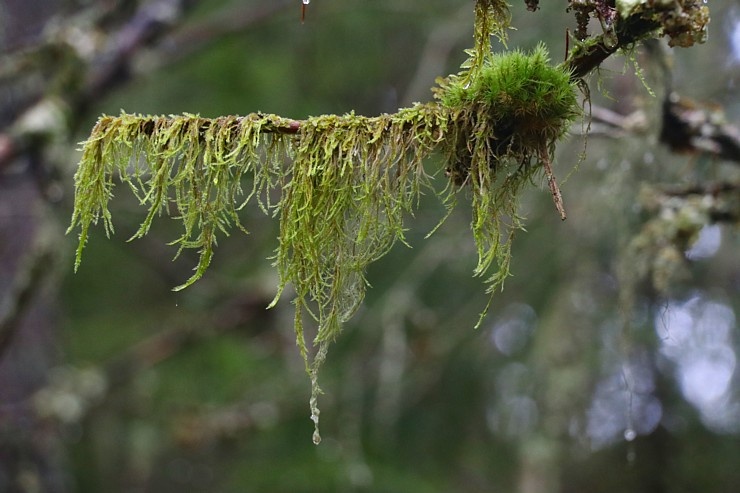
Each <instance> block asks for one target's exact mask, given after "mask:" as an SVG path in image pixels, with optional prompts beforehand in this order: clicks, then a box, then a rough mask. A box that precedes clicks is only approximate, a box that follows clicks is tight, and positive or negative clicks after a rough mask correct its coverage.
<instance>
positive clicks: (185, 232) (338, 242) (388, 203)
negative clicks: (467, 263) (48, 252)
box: [70, 0, 578, 443]
mask: <svg viewBox="0 0 740 493" xmlns="http://www.w3.org/2000/svg"><path fill="white" fill-rule="evenodd" d="M505 5H506V4H505V3H503V2H500V1H494V0H484V1H479V2H478V3H477V9H478V10H479V11H477V14H478V16H477V17H476V50H474V52H473V54H472V56H471V60H469V61H468V63H466V66H467V68H466V69H465V70H464V71H463V72H461V73H460V74H458V75H455V76H450V77H448V78H446V79H442V80H440V81H439V87H437V88H436V89H435V90H434V93H435V98H436V101H435V102H433V103H429V104H416V105H414V106H413V107H410V108H405V109H402V110H400V111H399V112H398V113H395V114H385V115H381V116H378V117H372V118H370V117H364V116H358V115H355V114H354V113H350V114H346V115H343V116H337V115H324V116H319V117H314V118H310V119H308V120H304V121H293V120H288V119H285V118H281V117H279V116H275V115H265V114H251V115H247V116H244V117H238V116H226V117H221V118H216V119H207V118H201V117H199V116H197V115H187V114H186V115H182V116H168V117H165V116H144V115H129V114H125V113H122V114H121V115H120V116H118V117H111V116H103V117H101V118H100V119H99V121H98V123H97V124H96V126H95V127H94V128H93V130H92V133H91V135H90V137H89V138H88V140H87V141H85V142H84V143H83V148H82V159H81V162H80V165H79V169H78V171H77V173H76V175H75V187H76V194H75V204H74V212H73V216H72V221H71V225H70V230H73V229H76V228H79V230H80V241H79V246H78V248H77V256H76V265H75V267H76V268H77V267H78V266H79V264H80V261H81V258H82V252H83V249H84V246H85V243H86V240H87V236H88V233H89V228H90V226H91V225H92V224H96V223H98V221H101V222H102V223H103V227H104V229H105V232H106V234H111V233H112V232H113V222H112V218H111V214H110V211H109V209H108V202H109V200H110V199H111V198H112V197H113V190H114V188H115V185H116V183H118V182H122V183H125V184H127V185H128V187H129V188H130V189H131V191H132V192H133V193H134V195H135V196H136V197H137V198H138V200H139V201H140V203H141V205H142V206H143V207H145V208H147V210H148V213H147V215H146V217H145V218H144V220H143V221H142V224H141V227H140V228H139V230H138V231H137V232H136V233H135V234H134V236H133V238H138V237H141V236H143V235H145V234H146V233H147V232H148V231H149V228H150V226H151V224H152V222H153V221H154V219H155V217H157V216H160V215H162V214H163V213H164V214H166V215H169V216H171V217H173V218H174V219H176V220H179V221H180V222H181V224H182V234H181V236H180V237H179V238H177V239H175V240H174V241H173V242H172V243H173V244H174V245H177V246H178V247H179V249H180V250H182V249H183V248H193V249H197V250H198V251H199V253H200V259H199V262H198V265H197V266H196V268H195V272H194V274H193V275H192V277H191V278H190V279H188V280H187V281H186V282H185V283H184V284H183V285H182V286H179V287H177V288H176V289H182V288H184V287H187V286H189V285H191V284H192V283H193V282H195V281H196V280H197V279H199V278H200V277H201V276H202V275H203V274H204V272H205V271H206V269H207V268H208V265H209V264H210V261H211V258H212V256H213V253H214V248H215V246H216V242H217V238H218V236H220V235H228V234H229V232H230V231H231V230H232V229H233V228H235V227H236V228H240V229H242V230H244V231H246V229H245V227H244V226H242V225H241V224H240V222H239V217H238V211H239V210H240V209H241V208H242V207H244V206H246V205H248V203H249V202H250V201H256V202H257V204H258V205H259V206H260V207H261V208H262V210H264V211H265V212H266V213H268V214H275V215H277V216H279V220H280V234H279V242H278V247H277V250H276V252H275V256H274V261H275V265H276V267H277V269H278V273H279V280H280V281H279V282H280V284H279V286H278V293H277V295H276V297H275V301H274V302H273V304H274V303H275V302H276V301H277V299H278V298H279V297H280V295H281V293H282V292H283V290H284V289H285V288H286V287H287V285H288V284H290V285H291V286H292V287H293V289H294V290H295V294H296V297H295V300H294V304H295V307H296V315H295V331H296V341H297V344H298V346H299V349H300V353H301V355H302V357H303V359H304V361H305V363H306V370H307V372H308V373H309V375H310V378H311V385H312V392H311V417H312V419H313V421H314V422H315V424H316V431H315V434H314V441H315V442H316V443H318V442H319V440H320V436H319V434H318V420H319V409H318V405H317V399H318V396H319V394H320V389H319V386H318V371H319V369H320V367H321V365H322V363H323V362H324V359H325V358H326V354H327V349H328V346H329V344H330V343H331V342H332V341H333V340H334V339H335V338H336V337H337V335H338V334H339V333H340V331H341V327H342V323H343V322H345V321H346V320H348V319H349V318H350V317H351V316H352V314H353V313H354V312H355V311H356V310H357V307H358V306H359V304H360V303H361V302H362V300H363V298H364V294H365V289H366V286H367V282H366V279H365V272H366V269H367V266H368V265H369V264H370V263H371V262H373V261H375V260H377V259H378V258H380V257H382V256H383V255H385V254H386V253H387V252H388V250H389V249H390V248H391V247H392V246H393V245H394V244H395V243H396V242H399V241H400V242H404V231H405V229H406V226H405V223H404V220H405V218H406V217H408V216H409V215H411V213H412V212H413V210H414V209H415V207H416V205H417V203H418V199H419V195H420V193H421V192H422V190H425V189H428V190H434V193H436V194H437V195H438V196H439V197H440V199H441V200H442V201H443V203H445V204H446V205H447V206H448V207H449V208H452V207H454V205H455V203H456V200H457V195H458V192H459V191H460V190H466V191H467V190H469V195H470V197H471V201H472V211H473V217H472V221H471V228H472V232H473V238H474V241H475V243H476V245H477V251H478V265H477V267H476V269H475V274H476V275H480V276H485V277H486V278H487V282H488V283H489V292H491V293H493V291H494V290H496V288H499V287H500V286H501V285H502V283H503V281H504V279H505V278H506V276H507V275H508V273H509V264H510V259H511V251H510V248H511V240H512V237H513V235H514V233H515V231H516V230H517V229H519V228H520V226H521V221H520V218H519V216H518V215H517V209H518V207H517V206H518V197H519V193H520V191H521V189H522V188H523V187H524V186H525V184H527V183H528V182H531V181H535V180H536V178H537V177H538V176H542V174H543V173H544V174H545V175H546V176H547V179H548V183H549V185H550V189H551V191H552V193H553V197H554V198H555V202H556V204H557V205H558V207H559V209H561V214H563V213H562V201H561V200H560V196H559V190H558V189H557V183H556V182H555V180H554V176H553V175H552V169H551V167H550V160H551V156H552V152H553V149H554V145H555V142H556V141H557V140H558V139H559V138H561V137H562V136H563V135H564V134H565V133H566V131H567V129H568V127H569V126H570V123H571V121H572V119H573V118H575V117H576V115H577V114H578V105H577V101H576V97H575V91H574V86H573V83H572V82H571V74H570V73H568V72H566V71H564V70H563V69H561V68H558V67H552V66H551V65H550V64H549V60H548V56H547V52H546V50H545V48H544V46H539V47H538V48H536V49H535V50H534V51H533V52H532V53H524V52H520V51H514V52H511V53H506V54H501V55H493V54H491V52H490V39H489V38H490V36H491V35H492V34H496V35H499V36H501V37H503V36H504V35H505V31H504V29H506V27H507V26H508V11H507V10H506V9H505ZM433 152H437V153H441V155H442V156H444V157H445V162H446V164H445V170H446V172H447V174H448V176H449V178H450V180H449V182H448V185H447V186H444V187H436V188H434V187H433V186H432V181H431V177H430V176H428V175H427V174H426V172H425V171H424V167H423V161H424V159H425V158H426V157H428V156H429V155H430V154H431V153H433ZM244 178H249V180H247V179H244ZM244 183H250V188H249V189H247V190H244V189H243V188H242V186H243V184H244ZM275 196H277V197H279V198H278V199H276V201H275V202H271V201H270V197H275ZM133 238H132V239H133ZM484 314H485V310H484V311H483V314H482V315H481V317H482V316H483V315H484ZM306 318H309V319H313V320H315V322H316V324H317V326H316V333H315V336H314V337H313V338H311V342H310V343H308V342H307V340H306V337H305V335H304V322H305V320H304V319H306Z"/></svg>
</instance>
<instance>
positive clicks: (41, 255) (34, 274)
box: [0, 242, 56, 358]
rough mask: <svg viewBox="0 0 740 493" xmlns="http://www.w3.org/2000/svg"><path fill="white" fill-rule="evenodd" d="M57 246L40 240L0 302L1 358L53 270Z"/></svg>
mask: <svg viewBox="0 0 740 493" xmlns="http://www.w3.org/2000/svg"><path fill="white" fill-rule="evenodd" d="M55 258H56V249H55V248H54V245H52V244H51V243H50V242H39V244H38V245H36V246H35V247H34V248H33V249H32V250H31V251H30V252H29V253H28V255H27V257H26V259H25V263H24V264H25V265H24V267H22V268H21V269H20V272H19V273H18V274H16V276H15V279H14V281H15V282H14V284H13V288H12V289H11V291H10V293H9V294H8V295H7V296H6V297H5V298H4V299H3V300H2V303H0V358H2V355H3V353H4V352H5V350H6V349H7V347H8V345H9V343H10V341H11V340H12V338H13V334H14V333H15V331H16V329H17V328H18V326H19V321H20V319H21V317H22V316H23V315H24V313H25V312H26V308H27V307H28V305H29V303H30V302H31V301H32V300H33V296H34V294H35V293H37V292H38V290H39V288H40V287H41V285H42V284H43V283H44V280H45V279H47V277H48V276H49V274H50V273H52V272H53V264H54V260H55Z"/></svg>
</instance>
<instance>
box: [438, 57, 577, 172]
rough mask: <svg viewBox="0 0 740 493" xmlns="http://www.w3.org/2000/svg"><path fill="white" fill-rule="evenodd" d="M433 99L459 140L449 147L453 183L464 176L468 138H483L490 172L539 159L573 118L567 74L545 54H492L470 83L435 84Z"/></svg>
mask: <svg viewBox="0 0 740 493" xmlns="http://www.w3.org/2000/svg"><path fill="white" fill-rule="evenodd" d="M439 83H440V88H439V89H438V90H437V93H436V96H437V98H438V99H439V100H440V101H441V103H442V104H443V105H444V106H445V107H447V108H449V110H450V112H451V114H452V119H453V121H454V123H455V130H456V132H457V134H458V139H454V140H452V141H451V143H452V144H453V145H452V147H450V148H449V153H450V162H451V165H452V167H451V168H450V170H449V172H450V173H451V174H452V175H453V177H454V178H455V180H456V181H464V179H465V178H466V177H467V175H469V167H470V164H471V159H472V153H471V145H470V143H469V140H470V139H469V137H470V136H473V137H474V138H476V139H479V138H480V139H484V140H485V142H484V144H485V146H484V147H485V149H484V150H486V151H487V152H486V156H485V159H487V160H488V161H489V164H490V165H491V167H495V164H496V162H497V161H500V160H502V159H511V158H514V159H515V160H518V161H520V162H525V161H527V160H528V159H529V158H530V157H532V156H533V155H534V156H539V155H540V154H541V153H540V150H541V149H543V148H549V146H551V145H552V144H553V143H555V142H556V141H557V140H558V139H559V138H561V137H562V136H563V135H564V134H565V132H567V130H568V128H569V125H570V123H571V122H572V121H573V119H574V118H575V117H576V116H577V115H578V106H577V102H576V96H575V92H574V90H573V89H574V88H573V83H572V82H571V77H570V74H569V73H568V72H566V71H564V70H562V69H560V68H558V67H553V66H552V65H550V60H549V58H548V53H547V49H546V48H545V46H544V45H541V44H540V45H539V46H537V48H535V50H533V51H532V52H531V53H525V52H522V51H513V52H510V53H506V54H498V55H496V54H494V55H492V56H491V58H490V60H489V61H487V62H486V63H485V64H484V65H483V66H482V67H481V68H480V70H479V72H478V73H477V74H476V77H474V78H473V79H472V80H471V81H467V80H466V78H465V77H461V76H452V77H450V78H447V79H442V80H440V81H439Z"/></svg>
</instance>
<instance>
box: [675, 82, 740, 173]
mask: <svg viewBox="0 0 740 493" xmlns="http://www.w3.org/2000/svg"><path fill="white" fill-rule="evenodd" d="M660 141H661V142H663V143H664V144H665V145H667V146H668V147H669V148H670V149H671V150H672V151H674V152H678V153H692V154H693V153H697V154H708V155H711V156H715V157H717V158H719V159H725V160H728V161H733V162H735V163H736V164H740V130H739V129H738V128H737V127H735V126H733V125H731V124H729V123H727V121H726V120H725V116H724V112H723V111H722V108H721V107H720V106H715V105H702V104H700V103H697V102H696V101H693V100H691V99H689V98H686V97H682V96H680V95H679V94H678V93H676V92H673V93H671V94H669V95H668V96H667V97H666V99H665V101H663V127H662V129H661V132H660Z"/></svg>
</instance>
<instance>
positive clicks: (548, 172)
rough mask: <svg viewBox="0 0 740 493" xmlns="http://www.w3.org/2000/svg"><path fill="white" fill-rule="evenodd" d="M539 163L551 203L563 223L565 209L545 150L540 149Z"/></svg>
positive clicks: (543, 148)
mask: <svg viewBox="0 0 740 493" xmlns="http://www.w3.org/2000/svg"><path fill="white" fill-rule="evenodd" d="M540 162H541V163H542V167H543V168H544V169H545V176H546V177H547V185H548V186H549V187H550V193H551V194H552V201H553V202H554V203H555V208H556V209H557V210H558V214H560V219H562V220H563V221H565V219H566V215H565V207H564V206H563V196H562V195H561V193H560V187H559V186H558V182H557V180H556V179H555V173H553V170H552V163H551V162H550V154H549V153H548V152H547V148H545V147H542V148H540Z"/></svg>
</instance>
